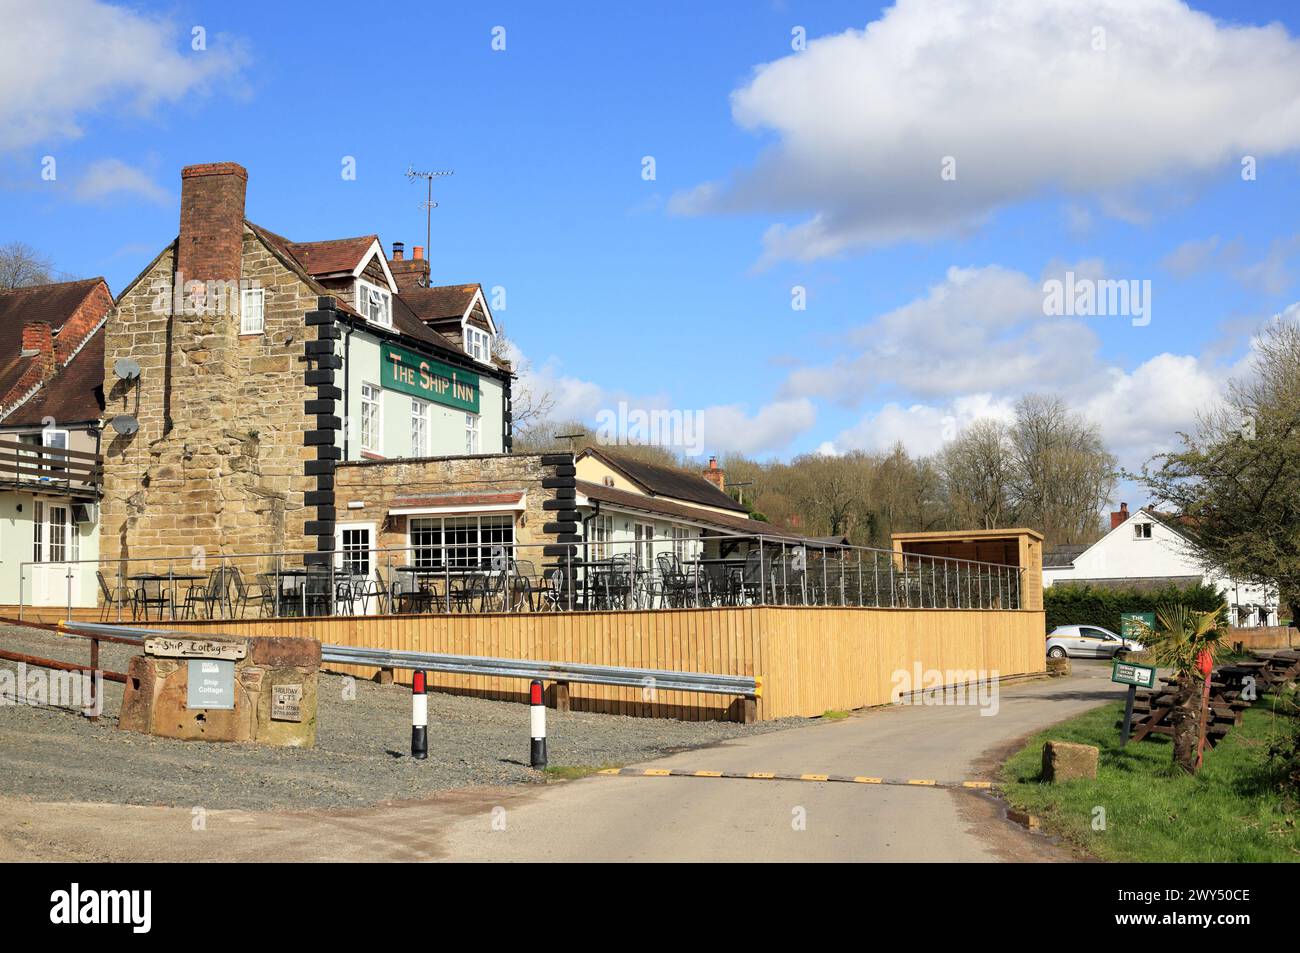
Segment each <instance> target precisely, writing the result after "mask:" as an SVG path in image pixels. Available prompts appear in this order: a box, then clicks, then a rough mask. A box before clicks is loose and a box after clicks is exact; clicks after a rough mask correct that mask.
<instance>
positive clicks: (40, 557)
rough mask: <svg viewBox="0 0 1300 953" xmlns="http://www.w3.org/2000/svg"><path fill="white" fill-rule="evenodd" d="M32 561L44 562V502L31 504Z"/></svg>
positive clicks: (38, 501) (39, 501)
mask: <svg viewBox="0 0 1300 953" xmlns="http://www.w3.org/2000/svg"><path fill="white" fill-rule="evenodd" d="M32 560H33V561H34V562H38V563H43V562H45V502H44V501H43V500H37V501H36V502H35V503H34V504H32Z"/></svg>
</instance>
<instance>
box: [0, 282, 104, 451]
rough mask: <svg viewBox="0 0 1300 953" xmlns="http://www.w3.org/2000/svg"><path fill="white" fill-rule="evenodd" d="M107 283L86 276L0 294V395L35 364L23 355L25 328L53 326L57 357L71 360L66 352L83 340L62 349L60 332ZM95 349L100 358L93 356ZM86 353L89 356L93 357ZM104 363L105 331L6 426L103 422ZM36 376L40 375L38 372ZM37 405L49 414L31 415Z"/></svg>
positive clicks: (60, 371) (5, 420)
mask: <svg viewBox="0 0 1300 953" xmlns="http://www.w3.org/2000/svg"><path fill="white" fill-rule="evenodd" d="M103 281H104V279H103V278H86V279H84V280H80V281H63V282H59V283H57V284H48V285H33V286H31V287H26V288H15V289H13V290H10V291H3V292H0V394H5V393H8V392H9V391H10V389H11V388H13V387H14V385H15V384H18V383H19V382H20V381H21V380H22V379H23V375H24V374H26V373H27V371H28V370H29V369H31V367H32V362H33V360H36V359H35V358H32V357H23V356H22V350H23V326H24V325H26V324H30V323H32V322H44V323H46V324H48V325H49V326H50V329H51V330H52V331H53V332H54V342H55V354H56V355H57V356H58V358H59V359H60V361H62V360H64V359H66V353H68V352H70V351H71V350H72V349H74V348H75V344H76V343H79V342H67V346H66V347H64V346H61V344H63V343H64V342H60V341H59V338H58V332H59V329H60V328H62V327H63V326H64V324H65V323H66V322H67V321H68V320H69V319H70V318H72V317H73V315H74V314H75V313H76V312H77V309H78V308H80V307H81V305H82V304H83V303H84V302H85V301H86V298H87V297H88V296H89V295H90V294H91V293H92V292H94V291H95V289H96V288H97V287H98V286H99V285H101V284H102V283H103ZM83 333H84V332H83ZM96 351H97V352H98V358H97V359H96V358H95V356H94V355H95V352H96ZM87 352H90V355H89V356H87ZM103 359H104V342H103V334H102V332H101V333H98V334H96V335H95V337H94V338H93V339H91V340H90V341H89V342H88V343H86V344H85V346H83V347H82V349H81V351H80V352H79V353H77V354H76V357H75V359H74V360H73V361H72V363H71V365H70V366H69V367H67V368H60V369H59V371H58V373H57V374H56V375H55V376H54V377H53V378H51V379H49V380H47V381H45V382H44V383H43V384H42V385H41V389H40V390H38V391H36V393H35V394H34V395H33V397H32V398H31V399H30V400H28V401H26V403H24V404H22V405H20V407H19V409H18V410H16V411H15V412H14V413H12V414H9V415H8V416H7V417H5V418H4V420H3V422H2V423H3V425H4V426H26V425H28V424H29V423H33V424H36V425H40V424H41V422H42V418H43V417H44V416H46V415H48V416H52V417H54V418H55V419H56V420H58V421H66V422H69V423H71V422H81V421H87V420H96V419H98V418H99V411H100V407H99V405H98V403H97V401H96V396H95V393H96V392H95V388H96V387H97V386H102V384H103V371H104V369H103ZM33 375H34V377H35V376H39V374H38V372H35V371H33ZM24 386H25V385H24ZM11 406H12V402H11ZM35 407H44V408H45V410H44V412H43V413H38V414H36V415H35V417H32V408H35ZM29 418H31V419H30V420H29Z"/></svg>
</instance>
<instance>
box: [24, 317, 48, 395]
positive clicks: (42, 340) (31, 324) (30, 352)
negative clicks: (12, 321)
mask: <svg viewBox="0 0 1300 953" xmlns="http://www.w3.org/2000/svg"><path fill="white" fill-rule="evenodd" d="M23 354H24V355H27V356H28V357H30V358H31V359H32V367H33V368H39V369H40V370H39V376H37V377H36V380H35V381H33V385H34V384H35V383H37V382H39V381H43V380H48V379H49V378H50V376H51V375H52V374H53V373H54V332H53V331H51V330H50V324H49V322H48V321H28V322H27V323H26V324H24V325H23ZM23 376H24V377H26V376H27V375H26V374H24V375H23Z"/></svg>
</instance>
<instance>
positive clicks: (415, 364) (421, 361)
mask: <svg viewBox="0 0 1300 953" xmlns="http://www.w3.org/2000/svg"><path fill="white" fill-rule="evenodd" d="M381 359H382V360H381V369H380V377H379V384H380V386H381V387H384V388H387V389H388V390H400V391H402V392H403V393H406V394H411V395H412V396H415V397H422V398H424V399H425V400H431V401H433V402H434V403H435V404H444V405H446V406H448V407H458V408H460V409H461V410H465V411H468V412H469V413H471V414H477V413H478V395H479V386H478V375H477V374H473V373H471V372H469V371H465V370H461V369H460V368H457V367H451V366H450V365H447V364H443V363H441V362H440V361H434V360H430V359H429V358H427V357H421V356H420V355H419V354H416V353H414V352H413V351H408V350H406V349H405V348H401V347H396V346H394V345H392V344H385V345H383V351H382V354H381Z"/></svg>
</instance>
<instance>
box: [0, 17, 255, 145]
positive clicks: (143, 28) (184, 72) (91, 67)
mask: <svg viewBox="0 0 1300 953" xmlns="http://www.w3.org/2000/svg"><path fill="white" fill-rule="evenodd" d="M0 22H3V23H4V29H3V30H0V152H8V151H13V150H16V149H22V148H26V147H29V146H33V145H38V144H39V145H40V146H42V147H50V146H51V145H52V144H54V143H55V142H58V141H61V140H66V139H75V138H78V137H79V136H80V135H81V134H82V131H83V128H82V123H83V121H84V117H86V116H87V115H89V114H91V113H94V112H96V111H98V110H102V109H106V108H114V109H122V108H126V109H131V110H134V111H136V112H138V113H148V112H150V111H152V110H153V109H155V108H156V107H157V106H159V105H160V104H165V103H170V102H175V101H177V100H180V99H182V98H183V97H185V96H187V95H189V94H191V93H194V92H197V91H202V90H205V89H207V88H209V87H210V86H211V85H212V84H213V83H214V82H216V81H218V80H222V79H230V78H233V77H234V76H235V75H237V74H238V72H239V69H240V66H241V64H242V61H243V58H244V57H243V53H242V50H241V49H240V47H239V46H238V45H234V44H231V43H229V42H224V38H219V37H209V38H208V41H207V45H208V49H206V50H202V51H193V50H191V49H190V37H191V33H190V30H191V28H190V27H189V26H188V25H186V26H182V25H178V24H176V23H173V22H170V21H168V20H164V19H161V18H156V17H150V16H148V15H145V14H141V13H138V12H136V11H134V10H130V9H126V8H124V7H117V6H113V5H111V4H108V3H103V2H99V0H61V2H59V3H26V2H22V0H0Z"/></svg>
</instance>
